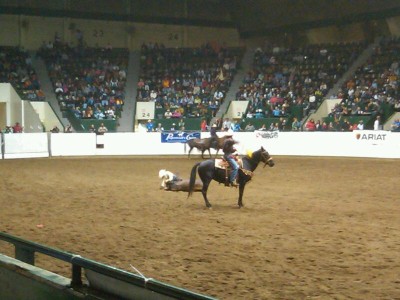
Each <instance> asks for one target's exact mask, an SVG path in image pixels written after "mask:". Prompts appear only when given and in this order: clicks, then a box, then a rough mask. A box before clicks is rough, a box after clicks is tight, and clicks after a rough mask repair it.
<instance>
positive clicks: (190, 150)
mask: <svg viewBox="0 0 400 300" xmlns="http://www.w3.org/2000/svg"><path fill="white" fill-rule="evenodd" d="M192 149H193V147H190V149H189V152H188V158H190V152H192Z"/></svg>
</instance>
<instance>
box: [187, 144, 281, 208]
mask: <svg viewBox="0 0 400 300" xmlns="http://www.w3.org/2000/svg"><path fill="white" fill-rule="evenodd" d="M242 161H243V168H241V169H239V173H238V182H239V199H238V205H239V208H241V207H242V206H243V202H242V199H243V192H244V187H245V185H246V183H247V182H248V181H250V180H251V178H252V176H253V172H254V170H255V169H256V168H257V166H258V164H259V163H260V162H263V163H264V167H265V166H266V165H268V166H270V167H273V166H274V164H275V163H274V161H273V159H272V157H271V156H270V155H269V153H268V152H267V151H265V149H264V148H263V147H261V148H260V149H259V150H257V151H254V152H253V153H252V154H251V155H247V156H245V157H243V158H242ZM196 171H198V173H199V176H200V179H201V181H202V182H203V188H202V190H201V193H202V194H203V198H204V201H205V203H206V206H207V207H208V208H211V203H210V202H209V201H208V199H207V190H208V186H209V185H210V183H211V181H212V180H215V181H217V182H219V183H224V184H225V183H226V182H227V177H228V178H229V174H226V170H224V169H221V168H217V167H215V159H207V160H203V161H201V162H199V163H197V164H195V165H194V166H193V168H192V172H191V173H190V182H189V194H188V197H189V196H191V195H192V193H193V191H194V186H195V182H196Z"/></svg>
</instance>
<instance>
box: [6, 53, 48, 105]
mask: <svg viewBox="0 0 400 300" xmlns="http://www.w3.org/2000/svg"><path fill="white" fill-rule="evenodd" d="M0 82H4V83H11V84H12V86H13V87H14V89H15V90H16V91H17V93H18V95H19V96H20V97H21V99H22V100H30V101H45V95H44V93H43V91H42V90H41V86H40V81H39V78H38V76H37V74H36V71H35V69H34V68H33V67H32V58H31V57H30V55H29V53H28V52H27V51H25V50H23V49H21V48H20V47H12V46H1V47H0Z"/></svg>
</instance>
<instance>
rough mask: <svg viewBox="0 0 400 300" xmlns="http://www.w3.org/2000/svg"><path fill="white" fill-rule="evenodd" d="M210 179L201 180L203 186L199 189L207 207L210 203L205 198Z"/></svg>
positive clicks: (209, 206)
mask: <svg viewBox="0 0 400 300" xmlns="http://www.w3.org/2000/svg"><path fill="white" fill-rule="evenodd" d="M210 182H211V180H207V181H203V188H202V189H201V193H202V194H203V198H204V202H205V203H206V206H207V207H208V208H211V203H210V202H209V201H208V199H207V190H208V186H209V185H210Z"/></svg>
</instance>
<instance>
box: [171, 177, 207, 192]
mask: <svg viewBox="0 0 400 300" xmlns="http://www.w3.org/2000/svg"><path fill="white" fill-rule="evenodd" d="M202 188H203V183H202V182H201V181H200V180H196V182H195V185H194V188H193V191H194V192H201V190H202ZM165 190H166V191H172V192H188V191H189V179H182V180H181V181H172V182H168V183H167V189H165Z"/></svg>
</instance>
